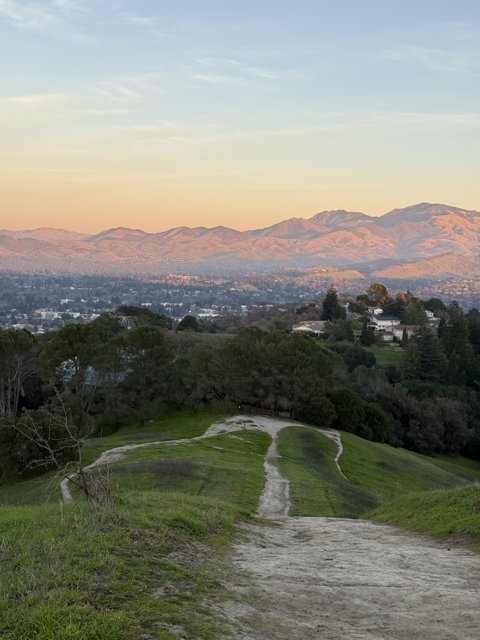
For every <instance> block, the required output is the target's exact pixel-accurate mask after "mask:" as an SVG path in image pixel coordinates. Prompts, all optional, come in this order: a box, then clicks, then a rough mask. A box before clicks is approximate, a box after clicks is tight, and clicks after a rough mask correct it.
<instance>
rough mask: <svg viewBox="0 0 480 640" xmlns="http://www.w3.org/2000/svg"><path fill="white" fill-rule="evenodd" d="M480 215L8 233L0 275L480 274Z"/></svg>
mask: <svg viewBox="0 0 480 640" xmlns="http://www.w3.org/2000/svg"><path fill="white" fill-rule="evenodd" d="M479 241H480V212H478V211H470V210H466V209H461V208H458V207H453V206H448V205H443V204H429V203H421V204H417V205H413V206H410V207H406V208H403V209H394V210H393V211H390V212H389V213H386V214H384V215H382V216H378V217H373V216H369V215H366V214H364V213H360V212H351V211H343V210H339V211H323V212H321V213H317V214H316V215H314V216H313V217H311V218H307V219H305V218H290V219H288V220H283V221H282V222H278V223H277V224H274V225H272V226H269V227H265V228H262V229H252V230H249V231H236V230H234V229H230V228H228V227H223V226H219V227H213V228H208V227H194V228H189V227H175V228H172V229H169V230H167V231H163V232H160V233H147V232H145V231H141V230H140V229H128V228H124V227H118V228H114V229H108V230H105V231H102V232H100V233H97V234H94V235H89V234H83V233H78V232H73V231H66V230H64V229H52V228H47V227H42V228H39V229H32V230H23V231H8V230H3V231H0V268H1V269H3V270H6V269H9V270H12V271H36V272H38V271H50V272H58V271H62V272H81V273H123V274H127V273H132V274H138V273H145V274H155V273H164V272H172V271H185V272H190V273H192V272H195V271H203V272H205V271H211V272H221V271H229V272H234V271H245V270H258V269H274V268H275V269H277V268H285V267H311V266H314V265H318V264H324V265H331V266H335V267H355V268H356V269H358V270H359V271H361V272H368V273H370V274H374V275H378V277H384V278H408V279H411V278H422V277H423V278H428V277H435V278H442V277H449V276H458V277H472V276H476V275H480V267H479V266H477V256H478V247H479Z"/></svg>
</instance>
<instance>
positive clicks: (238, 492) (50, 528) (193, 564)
mask: <svg viewBox="0 0 480 640" xmlns="http://www.w3.org/2000/svg"><path fill="white" fill-rule="evenodd" d="M222 418H223V416H221V415H218V414H213V413H208V412H205V413H202V414H199V415H196V416H191V415H188V414H175V415H170V416H167V417H165V418H163V419H161V420H157V421H154V422H150V423H147V424H145V425H131V426H129V427H126V428H124V429H121V430H120V431H118V432H117V433H115V434H113V435H109V436H106V437H104V438H96V439H92V440H91V441H89V442H88V443H87V445H86V447H85V458H86V460H87V462H91V461H93V460H94V459H95V458H96V457H97V456H98V455H99V454H100V453H102V452H103V451H105V450H107V449H110V448H112V447H116V446H122V445H125V444H133V443H146V442H157V441H158V443H159V444H154V445H152V446H150V447H145V448H140V449H134V450H131V451H129V452H128V453H127V454H126V455H125V456H124V457H123V458H122V459H121V460H119V461H118V462H116V463H115V464H113V465H111V466H110V468H109V471H108V472H107V471H106V470H99V471H96V472H95V473H94V474H93V478H94V480H95V481H96V482H97V486H98V487H99V488H98V497H99V500H98V501H97V502H96V503H92V504H90V503H86V502H85V501H84V500H83V499H82V497H81V496H80V495H78V494H77V495H75V500H74V502H73V504H69V505H62V504H61V503H60V501H59V498H60V495H59V491H58V478H55V477H54V475H53V474H50V475H48V474H47V475H45V476H43V477H41V478H38V479H35V480H28V481H25V482H18V483H12V484H10V485H9V486H4V487H2V488H0V504H1V505H3V506H2V507H1V508H0V637H1V638H2V639H3V638H5V640H114V639H115V640H132V639H133V638H135V639H137V638H138V639H139V638H149V640H150V639H151V638H153V639H154V640H173V639H174V638H175V639H177V638H178V637H179V636H180V637H190V638H202V639H203V640H217V639H218V638H219V637H221V634H222V629H221V619H220V618H219V615H218V613H216V614H215V615H212V611H211V609H210V605H212V604H213V605H214V604H215V602H216V601H218V602H221V601H222V598H224V597H225V594H224V592H222V587H221V582H222V576H221V571H222V562H221V556H222V553H223V551H224V550H225V549H226V543H227V542H229V541H230V540H231V537H232V535H233V532H234V531H235V523H236V522H237V521H238V520H239V519H240V518H243V519H248V518H250V517H251V514H252V513H253V512H254V511H255V508H256V506H257V503H258V498H259V495H260V492H261V489H262V486H263V483H264V469H263V461H264V456H265V453H266V451H267V449H268V446H269V443H270V438H269V436H267V435H266V434H264V433H259V432H254V431H251V432H249V431H242V432H241V433H235V434H224V435H219V436H215V437H212V438H209V439H207V440H201V441H198V442H193V443H184V444H181V445H172V444H169V443H168V442H165V441H166V440H170V439H178V438H184V437H192V436H195V435H200V434H201V433H203V432H204V431H205V429H206V428H207V427H208V426H209V425H210V424H212V423H213V422H217V421H219V420H221V419H222ZM342 440H343V444H344V454H343V455H342V457H341V459H340V464H341V466H342V470H343V472H344V473H345V475H346V477H343V476H342V475H341V474H340V473H339V471H338V469H337V467H336V465H335V462H334V458H335V453H336V444H335V443H334V442H332V440H329V439H328V438H326V437H325V436H324V435H323V434H321V433H320V432H319V431H318V430H316V429H314V428H303V427H287V428H285V429H284V430H283V431H282V432H281V434H280V436H279V443H278V444H279V453H280V456H281V458H280V459H279V466H280V468H281V470H282V472H283V474H284V475H286V476H287V477H288V478H289V479H290V482H291V497H292V502H293V505H292V512H291V513H292V514H293V515H326V516H353V517H358V516H362V517H365V514H368V517H372V518H375V519H379V520H383V521H386V522H392V523H394V524H398V525H400V526H404V527H407V528H412V529H415V530H418V531H422V532H428V533H433V534H434V535H457V536H462V538H463V539H464V540H466V541H474V540H477V541H478V540H480V515H479V514H480V503H479V490H478V489H477V488H476V487H475V486H472V484H471V483H472V482H473V481H475V480H477V479H480V464H478V463H475V462H473V461H468V460H465V459H462V458H457V459H447V458H443V457H440V456H437V457H435V458H428V457H425V456H420V455H417V454H413V453H409V452H406V451H403V450H400V449H393V448H391V447H388V446H387V445H382V444H377V443H371V442H367V441H365V440H362V439H360V438H358V437H356V436H353V435H351V434H346V433H343V434H342ZM467 483H470V484H467ZM206 603H208V605H207V604H206ZM142 634H143V635H142Z"/></svg>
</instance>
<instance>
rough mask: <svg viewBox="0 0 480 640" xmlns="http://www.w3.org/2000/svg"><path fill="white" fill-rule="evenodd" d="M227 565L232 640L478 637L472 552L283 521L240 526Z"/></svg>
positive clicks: (324, 521)
mask: <svg viewBox="0 0 480 640" xmlns="http://www.w3.org/2000/svg"><path fill="white" fill-rule="evenodd" d="M232 563H233V565H234V566H235V568H236V569H237V570H240V571H239V573H238V574H237V576H238V578H237V579H236V581H235V583H234V584H233V583H232V584H230V585H229V588H230V590H231V591H232V592H233V593H234V594H235V595H234V597H233V598H232V602H231V603H227V606H226V609H225V611H226V613H227V616H228V617H229V618H230V620H231V623H232V624H233V629H234V631H233V633H232V635H231V636H229V637H230V638H232V639H233V638H235V639H238V640H284V639H287V638H288V639H291V638H299V639H302V640H303V639H306V640H308V639H311V638H315V639H319V640H320V639H321V640H347V639H348V640H386V639H395V640H404V639H405V640H407V639H408V640H478V638H479V635H480V634H479V629H480V612H479V602H480V600H479V596H480V558H479V557H478V556H475V555H473V554H471V553H469V552H468V551H464V550H458V549H457V550H448V548H447V547H446V546H444V545H437V544H435V543H433V542H431V541H429V540H427V539H423V538H421V537H419V536H414V535H410V534H405V533H403V532H400V531H398V530H396V529H394V528H392V527H388V526H382V525H378V524H374V523H372V522H366V521H362V520H348V519H334V518H284V519H282V520H281V521H279V522H277V523H276V524H275V525H273V526H267V527H262V526H258V525H254V526H249V527H248V528H246V529H245V530H244V532H243V535H242V540H241V541H240V542H238V543H237V544H236V545H235V547H234V550H233V557H232ZM235 603H236V606H237V609H235V606H234V604H235ZM242 604H243V605H244V606H246V607H247V609H246V610H245V611H244V612H243V615H242V610H241V607H240V605H242ZM230 611H233V613H234V615H231V613H230ZM239 612H240V615H239Z"/></svg>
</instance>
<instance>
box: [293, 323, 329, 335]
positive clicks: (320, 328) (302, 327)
mask: <svg viewBox="0 0 480 640" xmlns="http://www.w3.org/2000/svg"><path fill="white" fill-rule="evenodd" d="M326 325H327V321H326V320H305V321H303V322H299V323H298V324H294V325H293V327H292V333H307V334H309V335H314V336H321V335H327V334H328V331H327V330H326Z"/></svg>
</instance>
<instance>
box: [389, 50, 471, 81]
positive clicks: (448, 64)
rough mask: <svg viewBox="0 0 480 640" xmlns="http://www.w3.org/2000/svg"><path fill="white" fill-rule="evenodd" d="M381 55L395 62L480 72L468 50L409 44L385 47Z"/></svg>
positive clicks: (444, 69) (461, 71)
mask: <svg viewBox="0 0 480 640" xmlns="http://www.w3.org/2000/svg"><path fill="white" fill-rule="evenodd" d="M381 57H382V58H384V59H385V60H391V61H393V62H399V63H405V64H413V65H416V66H421V67H426V68H428V69H436V70H439V71H448V72H453V73H470V74H475V75H477V74H478V72H479V66H478V60H475V59H473V58H472V55H471V54H470V53H467V52H457V51H444V50H441V49H432V48H428V47H417V46H410V45H409V46H403V47H398V48H396V49H385V50H384V51H383V52H382V54H381Z"/></svg>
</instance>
